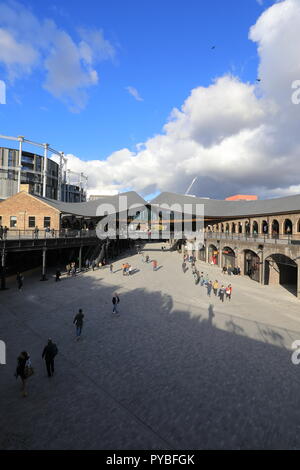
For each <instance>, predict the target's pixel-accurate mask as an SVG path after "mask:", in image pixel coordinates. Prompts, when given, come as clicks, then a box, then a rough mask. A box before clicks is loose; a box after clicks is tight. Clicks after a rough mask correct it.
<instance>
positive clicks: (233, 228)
mask: <svg viewBox="0 0 300 470" xmlns="http://www.w3.org/2000/svg"><path fill="white" fill-rule="evenodd" d="M231 233H235V223H234V222H232V225H231Z"/></svg>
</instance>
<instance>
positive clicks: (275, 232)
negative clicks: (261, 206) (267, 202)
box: [272, 219, 279, 238]
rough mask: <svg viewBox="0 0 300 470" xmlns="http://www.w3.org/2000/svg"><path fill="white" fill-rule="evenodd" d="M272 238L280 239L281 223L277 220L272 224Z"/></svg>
mask: <svg viewBox="0 0 300 470" xmlns="http://www.w3.org/2000/svg"><path fill="white" fill-rule="evenodd" d="M272 237H273V238H278V237H279V222H278V220H276V219H274V220H273V222H272Z"/></svg>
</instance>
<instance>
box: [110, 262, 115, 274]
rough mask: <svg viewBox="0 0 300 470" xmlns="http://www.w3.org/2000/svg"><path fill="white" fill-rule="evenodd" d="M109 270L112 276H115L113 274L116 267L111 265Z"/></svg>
mask: <svg viewBox="0 0 300 470" xmlns="http://www.w3.org/2000/svg"><path fill="white" fill-rule="evenodd" d="M109 270H110V272H111V274H113V272H114V265H113V264H112V263H110V265H109Z"/></svg>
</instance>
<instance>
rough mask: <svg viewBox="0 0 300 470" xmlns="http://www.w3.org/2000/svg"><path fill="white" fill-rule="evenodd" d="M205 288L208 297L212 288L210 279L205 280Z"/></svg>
mask: <svg viewBox="0 0 300 470" xmlns="http://www.w3.org/2000/svg"><path fill="white" fill-rule="evenodd" d="M206 288H207V295H208V297H210V296H211V290H212V282H211V281H209V282H207V284H206Z"/></svg>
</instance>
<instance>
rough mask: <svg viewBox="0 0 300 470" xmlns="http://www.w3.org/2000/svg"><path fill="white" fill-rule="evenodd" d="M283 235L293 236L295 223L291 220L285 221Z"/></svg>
mask: <svg viewBox="0 0 300 470" xmlns="http://www.w3.org/2000/svg"><path fill="white" fill-rule="evenodd" d="M283 233H284V234H285V235H292V233H293V222H292V221H291V220H290V219H285V221H284V223H283Z"/></svg>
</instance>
